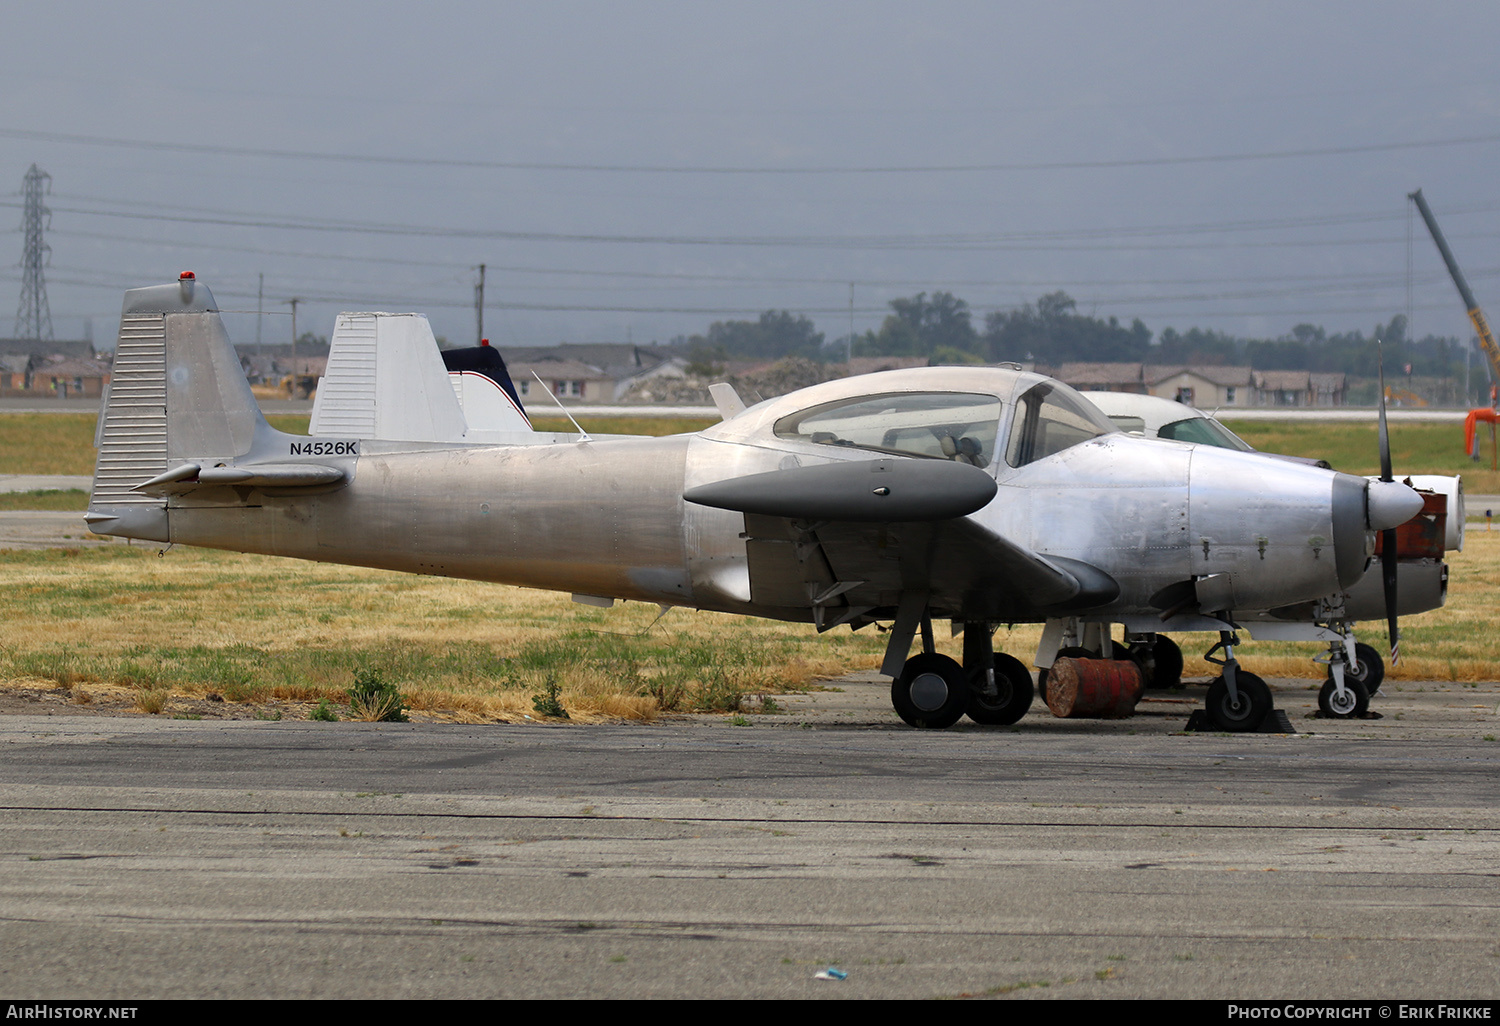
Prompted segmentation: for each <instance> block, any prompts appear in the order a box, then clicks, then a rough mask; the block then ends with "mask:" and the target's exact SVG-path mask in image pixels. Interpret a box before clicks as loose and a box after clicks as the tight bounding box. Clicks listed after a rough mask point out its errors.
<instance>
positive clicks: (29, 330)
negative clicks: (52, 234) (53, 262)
mask: <svg viewBox="0 0 1500 1026" xmlns="http://www.w3.org/2000/svg"><path fill="white" fill-rule="evenodd" d="M51 181H52V176H51V175H49V174H48V173H47V172H45V171H43V170H41V169H40V168H38V167H37V166H36V165H35V164H32V165H31V170H30V171H27V172H26V178H25V185H24V186H23V187H22V190H21V194H22V196H23V197H24V210H25V212H24V213H23V214H22V215H21V233H22V234H23V235H24V236H25V237H26V248H25V250H24V252H23V255H22V257H21V268H22V270H21V305H20V306H18V307H16V330H15V337H16V338H29V339H31V340H32V341H35V342H42V341H47V342H50V341H52V310H51V308H50V307H48V305H47V282H46V280H45V279H44V278H43V276H42V267H43V265H44V264H46V262H47V254H48V253H50V252H52V247H51V246H48V245H47V243H46V241H45V240H44V239H43V238H42V232H43V230H44V229H45V228H46V227H48V226H49V225H50V224H51V220H52V211H50V210H48V209H47V208H46V207H44V206H43V205H42V183H43V182H48V183H50V182H51ZM47 191H49V192H50V191H51V186H50V184H49V185H48V186H47Z"/></svg>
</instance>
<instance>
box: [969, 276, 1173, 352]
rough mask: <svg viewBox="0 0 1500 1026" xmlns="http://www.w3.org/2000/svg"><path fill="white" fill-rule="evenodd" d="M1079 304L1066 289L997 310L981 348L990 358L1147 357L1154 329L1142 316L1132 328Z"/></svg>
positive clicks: (991, 316)
mask: <svg viewBox="0 0 1500 1026" xmlns="http://www.w3.org/2000/svg"><path fill="white" fill-rule="evenodd" d="M1077 308H1078V303H1077V302H1076V301H1075V300H1074V299H1073V297H1072V296H1070V295H1068V294H1067V293H1066V292H1049V293H1048V294H1047V295H1045V296H1042V297H1040V298H1039V299H1037V301H1036V303H1035V305H1033V304H1031V303H1027V304H1025V305H1023V306H1019V307H1015V308H1013V309H1011V310H997V311H996V312H994V313H992V314H990V315H989V316H988V317H986V318H985V321H984V327H985V331H984V338H983V345H982V351H983V352H984V353H985V355H986V356H987V357H988V358H989V359H990V360H1028V359H1034V360H1039V361H1041V362H1043V363H1054V364H1055V363H1064V362H1067V361H1070V360H1088V361H1101V362H1110V361H1113V362H1130V361H1134V360H1144V359H1146V357H1147V354H1148V351H1149V349H1150V346H1151V330H1150V329H1149V328H1147V327H1146V325H1145V324H1144V323H1142V322H1141V320H1140V319H1139V318H1137V319H1135V320H1134V321H1132V322H1131V324H1130V327H1128V328H1127V327H1125V326H1123V325H1122V324H1121V323H1120V322H1119V319H1118V318H1115V317H1111V318H1109V319H1107V320H1101V319H1100V318H1098V317H1089V316H1085V315H1082V314H1079V313H1077V312H1076V311H1077Z"/></svg>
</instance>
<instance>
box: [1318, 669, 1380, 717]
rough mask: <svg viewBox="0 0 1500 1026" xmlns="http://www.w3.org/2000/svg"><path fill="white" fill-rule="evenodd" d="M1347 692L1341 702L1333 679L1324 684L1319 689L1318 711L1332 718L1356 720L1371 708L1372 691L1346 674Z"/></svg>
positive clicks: (1345, 686)
mask: <svg viewBox="0 0 1500 1026" xmlns="http://www.w3.org/2000/svg"><path fill="white" fill-rule="evenodd" d="M1344 688H1345V690H1346V691H1347V694H1346V695H1345V697H1344V701H1342V702H1340V701H1339V699H1338V695H1337V693H1336V692H1335V689H1334V686H1333V681H1329V682H1328V683H1327V684H1324V685H1323V687H1322V688H1321V689H1319V691H1318V711H1319V712H1321V713H1322V714H1323V715H1324V716H1327V717H1328V718H1329V719H1332V720H1354V719H1358V718H1359V717H1361V716H1363V715H1364V714H1365V713H1367V712H1369V710H1370V693H1369V692H1368V691H1366V690H1365V686H1364V685H1363V684H1361V683H1360V682H1359V681H1357V680H1355V679H1354V678H1352V677H1350V676H1349V675H1348V674H1347V673H1346V674H1344Z"/></svg>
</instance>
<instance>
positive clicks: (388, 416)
mask: <svg viewBox="0 0 1500 1026" xmlns="http://www.w3.org/2000/svg"><path fill="white" fill-rule="evenodd" d="M467 426H468V425H467V424H466V423H465V421H464V414H463V410H462V409H461V408H460V406H459V403H458V399H457V397H456V396H455V395H454V394H453V388H452V386H451V385H449V384H448V372H447V370H446V369H445V368H444V367H443V361H442V359H441V358H440V357H439V356H438V347H437V340H436V339H435V338H433V335H432V328H431V327H430V326H429V325H428V323H427V318H426V317H424V316H423V315H421V314H395V313H341V314H339V316H338V320H337V321H336V322H335V323H334V328H333V338H332V340H331V341H330V342H329V347H328V370H327V371H326V372H325V373H324V375H323V380H322V381H320V382H319V383H318V397H317V399H316V400H314V402H313V414H312V422H311V424H310V425H309V427H308V431H309V432H310V433H311V434H314V435H322V434H334V435H344V436H352V437H354V438H382V439H393V440H399V441H408V442H461V441H463V437H464V432H465V430H466V429H467Z"/></svg>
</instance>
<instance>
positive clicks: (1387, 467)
mask: <svg viewBox="0 0 1500 1026" xmlns="http://www.w3.org/2000/svg"><path fill="white" fill-rule="evenodd" d="M1382 349H1383V347H1382V345H1381V344H1380V343H1379V342H1376V343H1375V363H1376V366H1377V367H1378V368H1379V370H1380V480H1382V481H1394V480H1395V478H1394V477H1392V476H1391V432H1390V429H1389V428H1387V427H1386V423H1385V353H1384V352H1383V351H1382Z"/></svg>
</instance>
